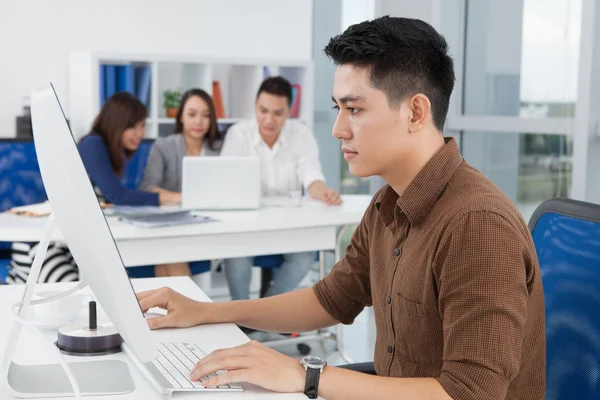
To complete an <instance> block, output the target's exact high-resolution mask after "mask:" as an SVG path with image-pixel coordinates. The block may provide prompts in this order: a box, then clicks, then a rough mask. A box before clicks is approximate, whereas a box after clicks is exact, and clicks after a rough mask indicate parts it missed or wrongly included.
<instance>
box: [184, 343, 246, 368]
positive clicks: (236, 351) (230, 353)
mask: <svg viewBox="0 0 600 400" xmlns="http://www.w3.org/2000/svg"><path fill="white" fill-rule="evenodd" d="M249 343H251V342H249ZM249 343H246V344H243V345H240V346H236V347H232V348H230V349H219V350H215V351H213V352H212V353H210V354H209V355H207V356H206V357H204V358H203V359H202V360H200V361H198V363H197V364H196V365H195V366H194V368H193V369H192V372H194V371H195V370H197V369H198V368H200V367H202V366H203V365H206V364H208V363H210V362H212V361H213V360H215V359H218V358H224V357H240V356H247V355H249V354H250V348H249Z"/></svg>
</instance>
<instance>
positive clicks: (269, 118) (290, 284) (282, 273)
mask: <svg viewBox="0 0 600 400" xmlns="http://www.w3.org/2000/svg"><path fill="white" fill-rule="evenodd" d="M291 100H292V87H291V85H290V83H289V82H288V81H287V80H286V79H284V78H282V77H273V78H268V79H266V80H265V81H264V82H263V83H262V85H261V86H260V88H259V90H258V94H257V97H256V104H255V112H256V119H255V120H251V121H245V122H240V123H237V124H235V125H233V126H232V127H231V128H229V130H228V131H227V134H226V135H225V142H224V144H223V149H222V151H221V156H223V157H225V156H254V157H256V156H258V157H260V158H261V175H262V176H261V185H262V195H263V196H288V195H290V191H300V190H301V185H303V186H304V187H305V188H306V190H307V192H308V193H309V194H310V195H311V196H312V197H313V198H314V199H317V200H320V201H323V202H324V203H326V204H330V205H336V204H340V203H341V199H340V196H339V194H338V193H337V192H336V191H334V190H332V189H330V188H328V187H327V185H326V184H325V178H324V177H323V173H322V171H321V163H320V162H319V149H318V147H317V142H316V140H315V137H314V136H313V134H312V132H311V131H310V129H308V128H307V127H306V126H305V125H304V124H302V123H300V122H297V121H290V120H289V119H288V118H289V116H290V104H291ZM252 259H253V258H252V257H244V258H235V259H228V260H225V275H226V276H227V282H228V283H229V290H230V292H231V297H232V299H233V300H242V299H248V298H249V286H250V277H251V269H252ZM314 260H315V253H314V252H306V253H292V254H284V262H283V264H282V265H281V267H279V269H278V271H277V273H276V274H275V280H274V282H273V284H272V285H271V287H270V288H269V289H268V291H267V293H266V296H272V295H275V294H281V293H285V292H288V291H290V290H293V289H295V288H296V287H297V286H298V284H299V283H300V282H301V281H302V279H303V278H304V276H305V275H306V274H307V273H308V270H309V269H310V266H311V264H312V263H313V262H314Z"/></svg>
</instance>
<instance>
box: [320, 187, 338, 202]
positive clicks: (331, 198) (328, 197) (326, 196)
mask: <svg viewBox="0 0 600 400" xmlns="http://www.w3.org/2000/svg"><path fill="white" fill-rule="evenodd" d="M322 196H323V197H322V198H320V199H319V200H321V201H322V202H324V203H326V204H328V205H330V206H337V205H340V204H342V198H341V197H340V195H339V193H338V192H336V191H335V190H333V189H329V188H327V189H325V191H324V192H323V195H322Z"/></svg>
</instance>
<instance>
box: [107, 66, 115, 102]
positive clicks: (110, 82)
mask: <svg viewBox="0 0 600 400" xmlns="http://www.w3.org/2000/svg"><path fill="white" fill-rule="evenodd" d="M104 83H105V86H104V91H105V94H106V97H105V98H104V99H105V100H106V99H108V98H109V97H110V96H112V95H113V94H115V93H117V68H116V65H111V64H105V65H104Z"/></svg>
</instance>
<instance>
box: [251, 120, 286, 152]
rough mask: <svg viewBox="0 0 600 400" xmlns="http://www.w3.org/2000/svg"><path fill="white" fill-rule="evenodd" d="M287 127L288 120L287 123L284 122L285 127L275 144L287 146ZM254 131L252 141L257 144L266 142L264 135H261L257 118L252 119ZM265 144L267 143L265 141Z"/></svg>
mask: <svg viewBox="0 0 600 400" xmlns="http://www.w3.org/2000/svg"><path fill="white" fill-rule="evenodd" d="M287 127H288V121H285V123H284V124H283V127H282V128H281V133H280V134H279V137H278V138H277V141H276V142H275V146H280V147H285V145H286V143H287V134H286V132H287ZM252 132H253V137H252V141H253V143H254V145H255V146H258V145H259V144H260V143H265V141H264V140H263V138H262V136H260V130H259V129H258V121H256V119H254V120H253V121H252ZM265 145H266V143H265Z"/></svg>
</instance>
